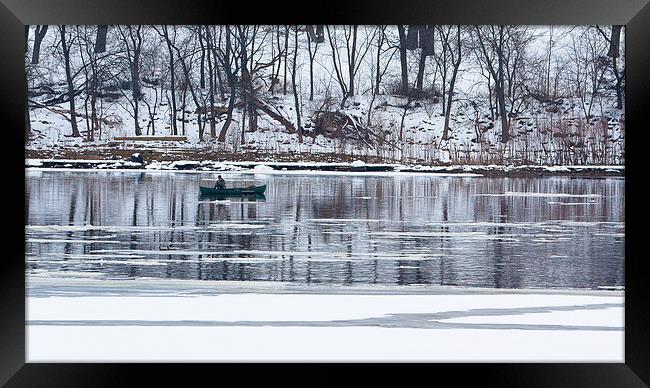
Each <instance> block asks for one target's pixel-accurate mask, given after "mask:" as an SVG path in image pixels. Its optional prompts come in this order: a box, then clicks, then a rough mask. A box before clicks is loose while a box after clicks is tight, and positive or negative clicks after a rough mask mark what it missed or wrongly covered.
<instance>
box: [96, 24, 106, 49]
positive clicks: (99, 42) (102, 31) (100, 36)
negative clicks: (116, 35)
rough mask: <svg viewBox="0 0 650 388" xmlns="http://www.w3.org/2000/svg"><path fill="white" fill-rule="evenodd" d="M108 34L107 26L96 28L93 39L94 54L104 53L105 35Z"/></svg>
mask: <svg viewBox="0 0 650 388" xmlns="http://www.w3.org/2000/svg"><path fill="white" fill-rule="evenodd" d="M107 34H108V26H107V25H99V26H97V38H96V39H95V54H100V53H103V52H105V51H106V35H107Z"/></svg>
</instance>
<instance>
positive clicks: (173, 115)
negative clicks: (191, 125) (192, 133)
mask: <svg viewBox="0 0 650 388" xmlns="http://www.w3.org/2000/svg"><path fill="white" fill-rule="evenodd" d="M162 30H163V37H164V38H165V43H166V44H167V51H168V52H169V75H170V87H169V89H170V91H171V94H172V101H171V103H172V106H171V109H172V112H171V115H170V116H171V122H172V123H171V124H172V134H173V135H174V136H176V135H178V125H177V123H176V72H175V70H174V51H173V50H172V43H171V39H170V38H169V30H168V29H167V26H162Z"/></svg>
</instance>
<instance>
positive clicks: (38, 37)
mask: <svg viewBox="0 0 650 388" xmlns="http://www.w3.org/2000/svg"><path fill="white" fill-rule="evenodd" d="M46 32H47V25H44V26H36V30H35V33H34V48H33V50H32V64H33V65H36V64H38V62H39V60H40V56H41V43H42V42H43V38H44V37H45V33H46ZM68 52H70V48H68Z"/></svg>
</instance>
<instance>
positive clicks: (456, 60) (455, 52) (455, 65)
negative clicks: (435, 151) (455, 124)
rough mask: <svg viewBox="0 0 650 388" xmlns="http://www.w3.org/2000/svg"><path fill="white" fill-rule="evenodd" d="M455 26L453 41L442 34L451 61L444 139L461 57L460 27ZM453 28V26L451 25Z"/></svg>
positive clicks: (445, 138) (446, 133)
mask: <svg viewBox="0 0 650 388" xmlns="http://www.w3.org/2000/svg"><path fill="white" fill-rule="evenodd" d="M455 27H456V28H455V29H456V37H455V39H454V42H452V41H451V39H449V34H447V35H444V36H445V38H444V39H445V40H444V41H443V44H444V45H445V46H446V47H447V50H448V51H449V55H450V59H451V63H452V73H451V80H450V81H449V90H448V91H447V108H446V109H445V126H444V130H443V132H442V138H443V139H444V140H447V139H448V132H449V129H450V128H449V118H450V116H451V102H452V100H453V96H454V86H455V85H456V76H457V75H458V69H459V68H460V63H461V60H462V58H463V55H462V44H461V36H460V35H461V29H460V26H459V25H457V26H455ZM452 28H453V27H452ZM454 43H455V47H453V48H452V44H454Z"/></svg>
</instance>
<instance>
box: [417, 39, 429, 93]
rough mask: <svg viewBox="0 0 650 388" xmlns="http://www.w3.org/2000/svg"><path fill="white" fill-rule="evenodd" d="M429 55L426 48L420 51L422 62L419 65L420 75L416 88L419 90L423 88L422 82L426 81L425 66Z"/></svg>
mask: <svg viewBox="0 0 650 388" xmlns="http://www.w3.org/2000/svg"><path fill="white" fill-rule="evenodd" d="M426 61H427V57H426V55H425V52H424V49H422V52H421V53H420V63H419V65H418V77H417V80H416V84H415V88H416V89H417V90H422V83H423V81H424V67H425V65H426V63H427V62H426Z"/></svg>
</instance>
